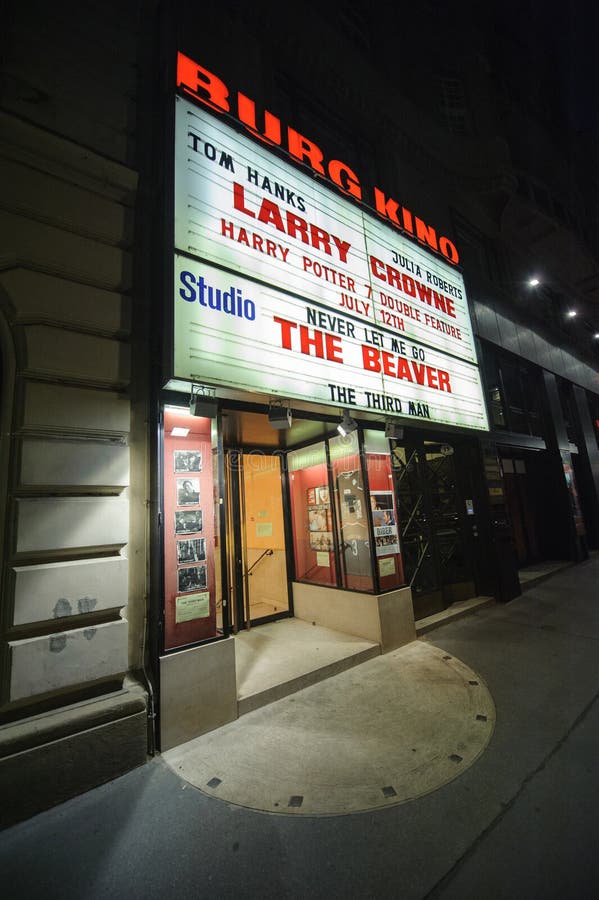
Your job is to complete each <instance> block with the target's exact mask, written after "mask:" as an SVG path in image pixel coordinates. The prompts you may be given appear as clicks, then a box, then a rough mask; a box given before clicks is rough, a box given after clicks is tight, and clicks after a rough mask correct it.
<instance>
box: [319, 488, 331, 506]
mask: <svg viewBox="0 0 599 900" xmlns="http://www.w3.org/2000/svg"><path fill="white" fill-rule="evenodd" d="M330 502H331V498H330V496H329V488H328V485H323V486H322V487H317V488H316V503H320V504H322V505H323V506H328V505H329V503H330Z"/></svg>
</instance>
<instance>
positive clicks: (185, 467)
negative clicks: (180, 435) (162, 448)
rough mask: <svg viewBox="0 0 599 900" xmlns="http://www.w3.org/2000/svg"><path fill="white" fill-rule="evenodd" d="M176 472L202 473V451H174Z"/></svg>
mask: <svg viewBox="0 0 599 900" xmlns="http://www.w3.org/2000/svg"><path fill="white" fill-rule="evenodd" d="M173 457H174V461H175V472H201V471H202V451H201V450H173Z"/></svg>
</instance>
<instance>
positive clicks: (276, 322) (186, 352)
mask: <svg viewBox="0 0 599 900" xmlns="http://www.w3.org/2000/svg"><path fill="white" fill-rule="evenodd" d="M194 66H195V64H193V63H192V62H191V61H190V60H189V58H188V57H184V56H181V55H180V57H179V77H178V83H179V87H180V89H181V90H183V92H184V93H186V94H189V95H191V96H192V97H193V98H194V99H193V101H192V100H188V99H187V98H186V97H183V96H178V97H177V108H176V134H175V295H174V306H175V308H174V317H175V328H174V340H175V343H174V371H173V375H174V377H175V378H180V379H185V380H189V381H201V382H203V383H208V384H213V385H216V386H219V385H220V386H223V387H227V388H238V389H245V390H252V391H255V392H261V393H264V394H265V395H268V396H280V397H282V398H283V397H284V398H300V399H303V400H306V399H309V400H312V401H314V402H318V403H325V404H331V405H334V406H336V407H348V408H355V409H362V410H370V411H372V412H373V413H379V414H380V413H381V412H384V413H387V414H389V415H393V416H406V417H417V418H420V419H428V420H430V421H431V422H437V423H443V424H448V425H459V426H465V427H469V428H476V429H483V430H484V429H487V428H488V423H487V417H486V412H485V404H484V400H483V393H482V388H481V382H480V376H479V371H478V367H477V364H476V362H477V360H476V352H475V348H474V341H473V335H472V327H471V323H470V317H469V312H468V303H467V299H466V292H465V290H464V282H463V279H462V277H461V275H460V273H459V271H458V270H457V269H456V268H455V265H454V264H455V263H456V262H457V261H458V252H457V249H456V248H455V247H454V245H453V244H452V243H451V241H449V240H448V239H447V238H444V237H443V236H437V234H436V232H435V231H434V229H432V228H431V226H429V225H426V223H424V222H423V221H422V220H421V219H419V218H418V217H416V216H414V215H413V213H411V211H409V210H407V209H405V208H404V207H401V206H400V205H399V204H397V203H396V202H395V201H394V200H392V199H390V198H388V197H387V196H385V195H383V193H382V191H380V190H379V189H377V188H375V189H374V191H375V194H374V198H373V206H374V209H375V210H377V211H378V213H379V216H378V217H377V216H376V215H374V214H373V213H372V212H370V211H368V210H367V209H366V208H365V207H362V206H360V205H359V204H357V203H355V202H353V201H352V200H350V199H346V198H345V197H344V196H343V194H345V195H347V197H353V198H354V199H355V200H364V198H363V197H362V187H361V185H360V182H359V178H358V176H357V174H356V173H355V172H353V171H352V170H351V169H350V168H349V167H348V166H345V165H344V164H343V163H342V162H340V161H338V160H332V161H330V162H328V163H327V161H326V160H325V159H324V157H323V154H322V153H321V151H320V149H319V148H318V147H317V146H316V145H315V144H314V143H313V142H311V141H309V140H308V139H307V138H305V137H303V136H302V135H299V134H298V133H297V132H295V131H293V129H292V128H288V129H287V138H286V142H284V141H283V137H282V135H283V128H282V125H281V123H278V120H276V119H275V117H274V116H272V115H271V114H270V113H268V112H265V113H263V114H262V121H263V125H264V129H263V133H262V136H261V137H262V140H261V142H259V141H257V140H256V139H255V138H256V137H260V134H258V133H257V128H256V125H255V121H256V111H255V107H254V106H253V104H252V101H251V100H249V99H248V98H247V97H244V95H242V94H238V98H237V104H238V116H239V118H240V120H241V122H242V124H245V126H246V128H247V130H248V131H249V132H250V133H255V134H254V137H250V136H249V135H246V134H245V133H242V132H241V131H240V130H239V129H237V128H233V127H232V126H231V125H230V124H229V121H230V114H231V102H230V99H229V92H228V89H227V88H226V86H225V85H224V83H223V82H222V81H220V79H218V78H217V77H216V76H215V75H212V73H209V72H207V70H205V69H202V68H200V67H195V68H194ZM194 78H195V81H194ZM240 98H241V99H240ZM248 104H250V105H249V106H248ZM206 107H209V108H210V110H209V109H207V108H206ZM219 113H220V115H219ZM248 123H249V125H248ZM277 123H278V124H277ZM250 126H253V127H250ZM277 144H278V145H279V146H280V147H281V148H282V149H283V150H285V151H286V154H287V157H291V159H293V158H295V159H296V160H297V162H301V163H303V168H300V167H299V166H298V165H296V164H295V163H294V162H288V161H287V159H282V158H281V155H280V154H276V153H273V152H272V150H271V149H269V145H275V146H276V145H277ZM319 167H320V168H322V172H321V171H320V169H319ZM310 169H312V170H313V172H314V173H315V174H317V175H320V176H321V177H320V178H316V177H314V174H312V173H311V172H310ZM325 179H326V180H329V181H331V182H332V183H333V184H334V185H335V187H336V188H337V190H335V189H331V188H329V187H328V186H326V185H325V184H324V183H323V182H324V180H325ZM387 222H389V224H387ZM406 233H408V234H412V233H413V237H414V239H409V238H407V237H405V234H406ZM421 244H422V245H424V244H426V245H428V246H432V247H434V249H436V250H437V254H436V255H433V253H430V252H428V251H427V250H425V249H423V246H421Z"/></svg>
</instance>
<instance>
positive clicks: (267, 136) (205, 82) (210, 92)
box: [177, 52, 460, 265]
mask: <svg viewBox="0 0 599 900" xmlns="http://www.w3.org/2000/svg"><path fill="white" fill-rule="evenodd" d="M177 87H179V88H181V89H182V90H183V91H184V92H185V93H186V94H188V95H189V96H190V97H193V99H194V100H197V101H199V102H200V103H203V104H204V105H205V106H208V107H209V108H210V109H211V110H213V111H214V112H218V113H233V114H234V111H233V109H232V106H231V102H230V97H231V95H230V93H229V90H228V88H227V86H226V84H225V83H224V81H222V79H220V78H219V77H218V76H217V75H214V74H213V73H212V72H210V71H208V69H205V68H204V67H203V66H200V65H198V63H196V62H195V61H194V60H192V59H190V57H189V56H186V55H185V54H184V53H181V52H179V53H178V55H177ZM236 103H237V110H236V114H237V118H238V120H239V121H240V122H241V123H242V124H243V125H245V127H246V128H247V129H248V131H249V132H250V134H252V135H253V136H254V137H256V138H258V139H259V140H261V141H263V142H264V143H267V144H271V145H273V146H277V147H282V146H283V129H282V126H281V121H280V119H278V118H277V116H275V115H273V113H271V112H269V111H268V110H264V113H263V125H264V127H263V130H262V131H260V129H259V128H258V122H257V117H256V104H255V103H254V101H253V100H251V99H250V98H249V97H247V96H246V95H245V94H242V93H241V92H240V91H238V92H237V96H236ZM285 138H286V141H287V148H286V149H287V150H288V152H289V154H290V155H291V156H292V157H293V158H294V159H296V160H297V161H298V162H300V163H304V164H306V165H308V166H310V168H311V169H312V171H314V172H316V173H317V174H318V175H320V176H322V177H325V178H326V177H328V178H329V179H330V180H331V181H332V182H333V184H335V185H336V186H337V187H338V188H339V189H340V190H341V191H342V192H343V193H344V194H347V195H348V196H350V197H354V198H355V199H356V200H362V199H363V198H362V187H361V185H360V180H359V178H358V176H357V175H356V173H355V172H354V171H353V170H352V169H351V168H350V167H349V166H348V165H346V164H345V163H343V162H341V160H338V159H332V160H330V161H329V162H326V160H325V157H324V153H323V152H322V150H321V149H320V147H319V146H318V145H317V144H316V143H314V141H311V140H310V139H309V138H307V137H304V135H302V134H300V133H299V132H298V131H296V130H295V129H294V128H291V127H290V126H288V127H287V131H286V134H285ZM374 206H375V209H376V211H377V213H378V214H379V215H380V216H381V217H382V218H384V219H386V220H387V221H388V222H390V223H391V224H392V225H394V226H395V227H396V228H399V229H400V230H401V231H405V232H407V233H408V234H410V235H412V236H415V237H416V239H417V240H418V241H420V243H422V244H425V245H426V246H427V247H429V248H430V249H431V250H434V251H435V252H439V253H441V254H442V256H444V257H445V259H446V260H447V261H448V262H450V263H452V264H453V265H457V264H458V262H459V258H460V257H459V253H458V251H457V248H456V246H455V244H454V243H453V242H452V241H451V240H450V239H449V238H447V237H445V236H443V235H442V236H440V237H438V236H437V232H436V230H435V229H434V228H433V227H432V226H431V225H427V224H426V222H424V221H423V220H422V219H419V218H418V217H417V216H413V215H412V213H411V212H410V210H409V209H406V208H405V207H404V206H400V204H399V203H398V202H397V201H396V200H394V199H393V198H392V197H386V196H385V194H384V193H383V191H381V190H380V189H379V188H377V187H375V188H374Z"/></svg>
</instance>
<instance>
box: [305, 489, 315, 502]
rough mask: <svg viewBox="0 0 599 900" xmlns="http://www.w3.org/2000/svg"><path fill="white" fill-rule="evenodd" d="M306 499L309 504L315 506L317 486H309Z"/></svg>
mask: <svg viewBox="0 0 599 900" xmlns="http://www.w3.org/2000/svg"><path fill="white" fill-rule="evenodd" d="M306 500H307V503H308V506H314V504H315V503H316V488H308V490H307V491H306Z"/></svg>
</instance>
